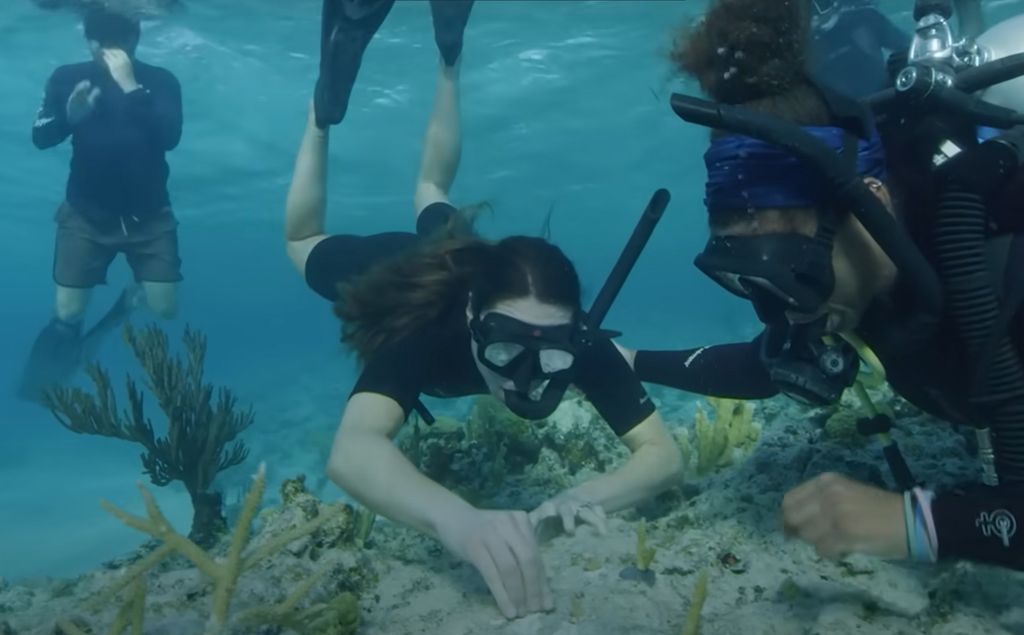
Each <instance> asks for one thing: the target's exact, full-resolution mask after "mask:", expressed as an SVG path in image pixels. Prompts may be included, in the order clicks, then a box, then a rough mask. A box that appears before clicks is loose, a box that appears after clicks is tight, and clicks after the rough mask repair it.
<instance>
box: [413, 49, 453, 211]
mask: <svg viewBox="0 0 1024 635" xmlns="http://www.w3.org/2000/svg"><path fill="white" fill-rule="evenodd" d="M461 65H462V62H461V61H460V62H458V63H456V64H455V66H445V65H444V64H441V65H440V67H441V68H440V71H439V72H438V77H437V90H436V92H435V93H434V110H433V112H432V113H431V115H430V122H429V123H428V124H427V134H426V138H425V139H424V141H423V156H422V158H421V159H420V173H419V176H418V177H417V179H416V192H415V194H414V196H413V205H414V206H415V208H416V213H417V214H419V213H420V212H421V211H423V209H424V208H426V207H427V206H428V205H430V204H431V203H437V202H444V203H447V202H449V201H448V192H449V190H451V187H452V183H453V182H454V181H455V173H456V171H457V170H458V169H459V159H460V157H461V155H462V131H461V129H460V125H459V67H460V66H461Z"/></svg>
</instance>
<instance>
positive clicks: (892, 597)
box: [797, 570, 930, 618]
mask: <svg viewBox="0 0 1024 635" xmlns="http://www.w3.org/2000/svg"><path fill="white" fill-rule="evenodd" d="M797 582H798V584H799V585H800V588H802V589H804V590H805V591H806V592H807V594H808V595H810V596H813V597H815V598H817V599H819V600H822V601H825V602H836V603H838V602H846V603H849V602H851V601H853V602H856V603H858V604H860V605H861V606H868V607H877V609H878V610H880V611H884V612H887V613H892V614H894V615H900V616H903V617H907V618H913V617H916V616H918V615H920V614H921V613H922V612H923V611H924V610H925V609H927V608H928V606H929V604H930V600H929V599H928V594H927V592H926V591H925V589H924V588H922V587H921V585H920V584H919V582H918V581H917V580H916V579H915V578H912V577H910V576H908V575H905V574H904V573H903V572H898V571H893V570H889V571H886V572H885V574H875V575H865V576H858V577H856V578H844V579H843V580H842V581H837V580H829V579H822V578H821V577H820V576H802V577H800V578H799V579H797Z"/></svg>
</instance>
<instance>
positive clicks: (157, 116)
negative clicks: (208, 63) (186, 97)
mask: <svg viewBox="0 0 1024 635" xmlns="http://www.w3.org/2000/svg"><path fill="white" fill-rule="evenodd" d="M125 109H126V112H127V113H128V115H129V118H130V120H131V121H134V122H135V123H136V124H137V125H139V126H140V127H141V128H142V129H143V130H144V131H145V132H146V134H147V136H148V137H149V138H150V139H152V140H153V143H154V144H155V145H156V147H157V148H159V149H161V150H163V151H165V152H166V151H169V150H173V149H174V148H175V147H177V145H178V142H179V141H181V128H182V121H183V115H182V108H181V85H180V84H179V83H178V80H177V78H175V77H174V75H172V74H171V73H170V72H168V71H165V70H162V69H154V70H153V71H152V72H151V77H149V78H148V80H147V84H146V85H144V86H143V87H142V88H139V89H138V90H135V91H132V92H131V93H128V94H127V95H126V96H125Z"/></svg>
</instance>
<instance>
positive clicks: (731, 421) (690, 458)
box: [677, 397, 761, 476]
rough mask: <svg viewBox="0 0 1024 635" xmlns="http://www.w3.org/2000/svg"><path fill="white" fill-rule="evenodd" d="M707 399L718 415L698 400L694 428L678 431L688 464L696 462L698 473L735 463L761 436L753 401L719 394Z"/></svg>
mask: <svg viewBox="0 0 1024 635" xmlns="http://www.w3.org/2000/svg"><path fill="white" fill-rule="evenodd" d="M707 403H708V404H709V405H710V406H711V408H713V409H714V412H715V415H714V419H713V420H712V419H709V418H708V415H707V413H706V412H705V410H704V407H703V406H701V405H700V404H697V413H696V415H695V417H694V429H693V432H692V433H689V434H687V433H685V432H684V433H682V434H680V435H677V440H678V441H679V446H680V449H681V451H682V453H683V462H684V464H685V465H688V466H692V467H693V471H695V472H696V473H697V475H698V476H704V475H707V474H710V473H711V472H713V471H715V470H716V469H719V468H723V467H727V466H729V465H731V464H732V463H733V462H734V461H735V460H736V458H737V456H738V454H740V453H741V452H743V451H744V450H746V449H747V448H749V447H750V446H751V445H753V444H754V443H755V442H756V441H757V440H758V438H760V436H761V428H760V426H759V425H757V424H756V423H754V405H753V404H751V403H748V402H746V401H741V400H736V399H721V398H717V397H708V398H707Z"/></svg>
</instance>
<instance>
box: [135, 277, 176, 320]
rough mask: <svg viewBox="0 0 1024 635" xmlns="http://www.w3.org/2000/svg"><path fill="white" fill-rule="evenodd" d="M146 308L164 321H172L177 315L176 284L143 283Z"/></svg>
mask: <svg viewBox="0 0 1024 635" xmlns="http://www.w3.org/2000/svg"><path fill="white" fill-rule="evenodd" d="M142 289H143V291H145V293H146V306H148V307H149V310H150V311H152V312H153V313H156V314H157V315H158V316H160V318H161V319H164V320H173V319H174V318H175V316H177V315H178V283H176V282H145V281H143V283H142Z"/></svg>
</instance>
